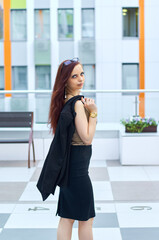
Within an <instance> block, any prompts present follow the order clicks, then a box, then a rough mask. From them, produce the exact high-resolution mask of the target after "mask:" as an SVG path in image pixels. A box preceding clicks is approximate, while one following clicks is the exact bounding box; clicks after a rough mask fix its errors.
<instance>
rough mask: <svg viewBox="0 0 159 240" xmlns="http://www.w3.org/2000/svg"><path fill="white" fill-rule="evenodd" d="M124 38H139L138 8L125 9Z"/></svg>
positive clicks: (123, 10) (123, 12)
mask: <svg viewBox="0 0 159 240" xmlns="http://www.w3.org/2000/svg"><path fill="white" fill-rule="evenodd" d="M122 14H123V36H124V37H138V8H123V9H122Z"/></svg>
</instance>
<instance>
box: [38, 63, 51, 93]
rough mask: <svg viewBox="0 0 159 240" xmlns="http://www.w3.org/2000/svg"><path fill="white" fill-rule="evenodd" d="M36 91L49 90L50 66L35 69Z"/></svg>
mask: <svg viewBox="0 0 159 240" xmlns="http://www.w3.org/2000/svg"><path fill="white" fill-rule="evenodd" d="M35 74H36V79H35V81H36V82H35V84H36V87H35V88H36V89H51V68H50V66H36V67H35Z"/></svg>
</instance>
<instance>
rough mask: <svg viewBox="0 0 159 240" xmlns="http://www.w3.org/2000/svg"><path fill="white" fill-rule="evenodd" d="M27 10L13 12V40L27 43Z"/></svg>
mask: <svg viewBox="0 0 159 240" xmlns="http://www.w3.org/2000/svg"><path fill="white" fill-rule="evenodd" d="M26 36H27V33H26V10H11V39H12V41H26V38H27V37H26Z"/></svg>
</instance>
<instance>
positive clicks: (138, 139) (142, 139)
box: [119, 129, 159, 165]
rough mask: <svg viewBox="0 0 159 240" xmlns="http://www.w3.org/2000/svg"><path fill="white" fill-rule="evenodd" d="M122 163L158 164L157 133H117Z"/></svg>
mask: <svg viewBox="0 0 159 240" xmlns="http://www.w3.org/2000/svg"><path fill="white" fill-rule="evenodd" d="M119 135H120V137H119V149H120V150H119V155H120V162H121V164H122V165H159V133H158V132H156V133H125V132H124V129H123V130H120V133H119Z"/></svg>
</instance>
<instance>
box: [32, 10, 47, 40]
mask: <svg viewBox="0 0 159 240" xmlns="http://www.w3.org/2000/svg"><path fill="white" fill-rule="evenodd" d="M35 38H36V39H50V10H48V9H44V10H42V9H38V10H35Z"/></svg>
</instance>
